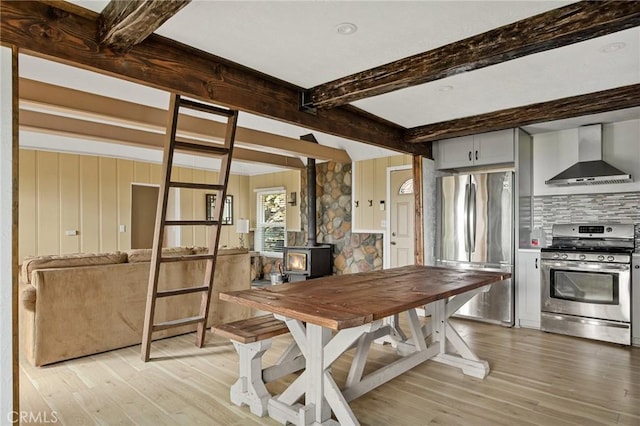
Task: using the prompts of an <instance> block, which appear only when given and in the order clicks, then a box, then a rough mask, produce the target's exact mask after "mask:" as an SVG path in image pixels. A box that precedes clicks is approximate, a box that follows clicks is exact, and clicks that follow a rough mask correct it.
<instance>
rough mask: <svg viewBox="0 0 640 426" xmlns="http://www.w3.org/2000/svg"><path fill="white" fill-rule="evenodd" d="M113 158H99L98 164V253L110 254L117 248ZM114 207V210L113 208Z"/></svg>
mask: <svg viewBox="0 0 640 426" xmlns="http://www.w3.org/2000/svg"><path fill="white" fill-rule="evenodd" d="M116 162H117V160H116V159H115V158H104V157H101V158H100V159H99V160H98V164H99V181H100V183H99V185H100V191H99V192H100V251H101V252H110V251H115V250H117V247H118V238H117V231H118V214H117V212H118V210H117V206H118V194H117V177H116V171H117V167H116ZM114 207H115V208H114Z"/></svg>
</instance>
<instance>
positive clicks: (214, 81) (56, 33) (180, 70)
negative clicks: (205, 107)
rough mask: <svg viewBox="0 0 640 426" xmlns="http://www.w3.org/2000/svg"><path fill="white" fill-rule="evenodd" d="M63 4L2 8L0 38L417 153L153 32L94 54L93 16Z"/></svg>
mask: <svg viewBox="0 0 640 426" xmlns="http://www.w3.org/2000/svg"><path fill="white" fill-rule="evenodd" d="M67 4H68V3H66V2H60V3H58V2H56V3H54V4H51V3H44V2H30V1H24V2H17V1H15V2H14V1H12V2H3V3H2V8H1V9H0V39H2V42H3V43H13V44H15V45H17V46H18V47H19V48H20V50H21V52H24V53H30V54H34V55H36V56H42V57H46V58H48V59H52V60H55V61H59V62H63V63H67V64H70V65H73V66H77V67H81V68H85V69H90V70H92V71H97V72H101V73H104V74H109V75H112V76H115V77H119V78H124V79H126V80H129V81H133V82H136V83H139V84H143V85H147V86H152V87H156V88H159V89H162V90H166V91H168V92H174V93H180V94H181V95H183V96H188V97H192V98H195V99H198V100H202V101H204V102H210V103H215V104H219V105H223V106H226V107H229V108H231V109H236V110H239V111H245V112H250V113H253V114H257V115H260V116H264V117H269V118H273V119H276V120H280V121H284V122H287V123H291V124H294V125H297V126H301V127H306V128H308V129H311V130H317V131H320V132H325V133H328V134H332V135H335V136H339V137H343V138H347V139H352V140H355V141H359V142H364V143H367V144H371V145H377V146H380V147H383V148H387V149H391V150H394V151H399V152H404V153H411V154H423V151H422V150H423V149H425V148H424V147H423V146H420V145H415V144H410V143H406V142H404V140H403V132H404V130H405V129H404V128H402V127H400V126H394V125H392V124H390V123H389V122H387V121H385V120H382V119H379V118H374V117H373V116H371V115H370V114H366V113H364V112H362V111H360V110H358V109H356V108H352V107H342V108H334V109H332V110H330V111H318V112H317V114H309V113H307V112H302V111H300V109H299V93H300V90H301V88H300V87H297V86H294V85H291V84H289V83H285V82H283V81H281V80H278V79H275V78H273V77H270V76H266V75H264V74H262V73H258V72H256V71H253V70H250V69H248V68H245V67H242V66H240V65H238V64H235V63H232V62H230V61H227V60H225V59H222V58H219V57H216V56H214V55H211V54H208V53H205V52H203V51H201V50H198V49H194V48H191V47H189V46H186V45H183V44H180V43H177V42H175V41H172V40H169V39H166V38H164V37H160V36H158V35H155V34H152V35H150V36H149V37H147V38H146V39H145V40H144V41H142V42H141V43H139V44H137V45H135V46H133V47H132V48H131V50H129V51H128V52H126V53H124V54H121V55H118V54H115V53H114V52H113V51H111V50H109V49H100V44H99V42H98V40H97V38H96V28H97V20H98V15H97V14H94V15H91V14H90V13H89V12H88V11H84V12H82V13H78V9H77V7H68V6H67Z"/></svg>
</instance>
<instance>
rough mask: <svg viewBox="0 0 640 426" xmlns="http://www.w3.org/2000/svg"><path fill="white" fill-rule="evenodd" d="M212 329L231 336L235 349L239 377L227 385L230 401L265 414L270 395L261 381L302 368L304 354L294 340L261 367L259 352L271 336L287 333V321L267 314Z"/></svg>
mask: <svg viewBox="0 0 640 426" xmlns="http://www.w3.org/2000/svg"><path fill="white" fill-rule="evenodd" d="M213 332H214V333H216V334H217V335H219V336H222V337H226V338H228V339H231V341H232V342H233V346H234V347H235V348H236V351H237V352H238V357H239V360H238V364H239V374H238V376H239V377H238V381H237V382H236V383H235V384H234V385H233V386H232V387H231V392H230V396H231V402H233V403H234V404H236V405H238V406H242V405H248V406H249V408H250V410H251V412H252V413H253V414H255V415H257V416H260V417H262V416H265V415H266V414H267V403H268V402H269V399H270V398H271V394H270V393H269V391H267V388H266V387H265V383H269V382H271V381H273V380H277V379H279V378H280V377H283V376H285V375H287V374H290V373H293V372H295V371H298V370H301V369H303V368H304V361H305V360H304V357H303V356H302V354H301V352H300V349H299V348H298V345H296V344H295V342H294V343H292V344H291V345H289V347H288V348H287V349H286V350H285V352H284V353H283V354H282V355H281V356H280V358H279V359H278V361H276V363H275V364H274V365H272V366H270V367H268V368H264V369H263V368H262V355H263V354H264V353H265V352H266V351H267V349H269V348H270V347H271V338H272V337H276V336H280V335H282V334H287V333H288V332H289V329H288V328H287V325H286V324H285V323H284V322H283V321H280V320H278V319H276V318H275V317H274V316H273V315H272V314H268V315H262V316H258V317H253V318H248V319H245V320H240V321H234V322H230V323H227V324H221V325H219V326H216V327H214V328H213Z"/></svg>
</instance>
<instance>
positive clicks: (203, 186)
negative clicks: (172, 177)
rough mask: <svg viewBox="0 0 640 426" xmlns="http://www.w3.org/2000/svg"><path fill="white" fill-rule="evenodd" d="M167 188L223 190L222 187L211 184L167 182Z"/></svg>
mask: <svg viewBox="0 0 640 426" xmlns="http://www.w3.org/2000/svg"><path fill="white" fill-rule="evenodd" d="M169 186H170V187H172V188H189V189H205V190H209V191H222V190H223V189H224V185H217V184H212V183H192V182H169Z"/></svg>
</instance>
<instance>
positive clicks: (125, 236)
mask: <svg viewBox="0 0 640 426" xmlns="http://www.w3.org/2000/svg"><path fill="white" fill-rule="evenodd" d="M117 167H118V250H120V251H125V250H129V249H130V248H131V183H132V182H134V179H133V172H134V162H133V161H131V160H121V159H119V160H118V163H117ZM120 226H124V229H125V230H124V232H121V231H120Z"/></svg>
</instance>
